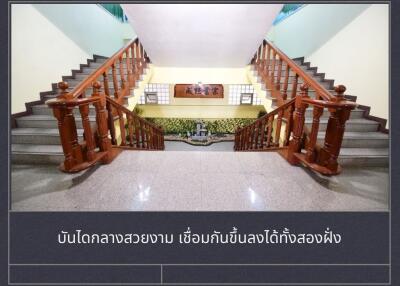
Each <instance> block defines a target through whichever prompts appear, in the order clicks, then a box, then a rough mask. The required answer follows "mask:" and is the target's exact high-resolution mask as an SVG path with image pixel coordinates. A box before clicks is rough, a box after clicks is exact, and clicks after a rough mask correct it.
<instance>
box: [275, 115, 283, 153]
mask: <svg viewBox="0 0 400 286" xmlns="http://www.w3.org/2000/svg"><path fill="white" fill-rule="evenodd" d="M282 117H283V110H281V111H279V112H278V118H277V121H276V130H275V142H274V146H275V147H279V139H280V137H281V128H282Z"/></svg>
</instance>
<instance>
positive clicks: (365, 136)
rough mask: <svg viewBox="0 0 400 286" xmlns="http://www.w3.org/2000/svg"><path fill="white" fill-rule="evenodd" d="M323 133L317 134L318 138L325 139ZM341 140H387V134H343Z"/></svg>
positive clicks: (350, 132)
mask: <svg viewBox="0 0 400 286" xmlns="http://www.w3.org/2000/svg"><path fill="white" fill-rule="evenodd" d="M325 133H326V132H325V131H322V132H318V138H324V137H325ZM343 138H345V139H382V140H389V134H385V133H382V132H353V131H349V132H344V136H343Z"/></svg>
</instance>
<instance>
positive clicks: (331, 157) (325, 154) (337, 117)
mask: <svg viewBox="0 0 400 286" xmlns="http://www.w3.org/2000/svg"><path fill="white" fill-rule="evenodd" d="M335 91H336V93H337V94H336V97H335V98H333V100H332V101H334V102H341V101H343V99H344V98H343V95H344V92H345V91H346V87H345V86H344V85H339V86H336V87H335ZM329 112H330V117H329V120H328V126H327V128H326V131H325V132H326V133H325V142H324V147H323V148H322V152H321V155H320V159H319V162H320V163H321V164H322V165H323V166H325V167H327V168H328V169H330V170H331V171H332V172H338V171H339V169H338V167H339V165H338V162H337V158H338V156H339V152H340V148H341V146H342V141H343V134H344V131H345V125H346V121H347V120H348V119H349V117H350V113H351V108H336V109H333V108H332V109H330V110H329Z"/></svg>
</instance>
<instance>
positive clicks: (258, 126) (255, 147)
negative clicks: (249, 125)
mask: <svg viewBox="0 0 400 286" xmlns="http://www.w3.org/2000/svg"><path fill="white" fill-rule="evenodd" d="M255 129H256V138H255V140H254V141H255V144H254V145H255V146H254V149H258V148H259V145H258V143H259V140H260V129H261V120H257V121H256V126H255Z"/></svg>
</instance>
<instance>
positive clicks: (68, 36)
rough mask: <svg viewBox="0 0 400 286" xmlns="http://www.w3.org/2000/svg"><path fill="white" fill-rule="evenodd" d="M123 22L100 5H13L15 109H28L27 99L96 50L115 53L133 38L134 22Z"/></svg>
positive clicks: (76, 67)
mask: <svg viewBox="0 0 400 286" xmlns="http://www.w3.org/2000/svg"><path fill="white" fill-rule="evenodd" d="M38 9H39V10H40V12H39V10H38ZM44 15H46V16H44ZM53 21H54V22H53ZM55 23H57V25H56V24H55ZM110 23H113V24H112V25H111V24H110ZM121 25H122V24H121V23H120V22H118V21H117V20H116V19H113V17H112V16H111V15H110V14H109V13H108V12H106V11H105V10H104V9H102V8H101V7H99V6H98V5H95V4H85V5H83V4H35V5H31V4H12V5H11V88H12V90H11V113H17V112H21V111H25V103H26V102H30V101H35V100H39V98H40V97H39V93H40V92H41V91H48V90H50V89H51V83H55V82H59V81H60V80H61V77H62V76H63V75H69V74H71V70H72V69H78V68H79V64H82V63H86V60H87V59H88V58H92V56H93V54H100V55H106V56H108V55H111V54H113V53H114V52H116V51H117V50H118V49H119V48H121V47H122V45H123V39H124V38H126V37H132V33H131V32H132V30H131V28H130V26H129V25H128V24H124V25H122V26H121ZM118 27H120V28H118ZM114 33H115V34H116V35H117V36H116V37H111V35H112V34H114Z"/></svg>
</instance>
